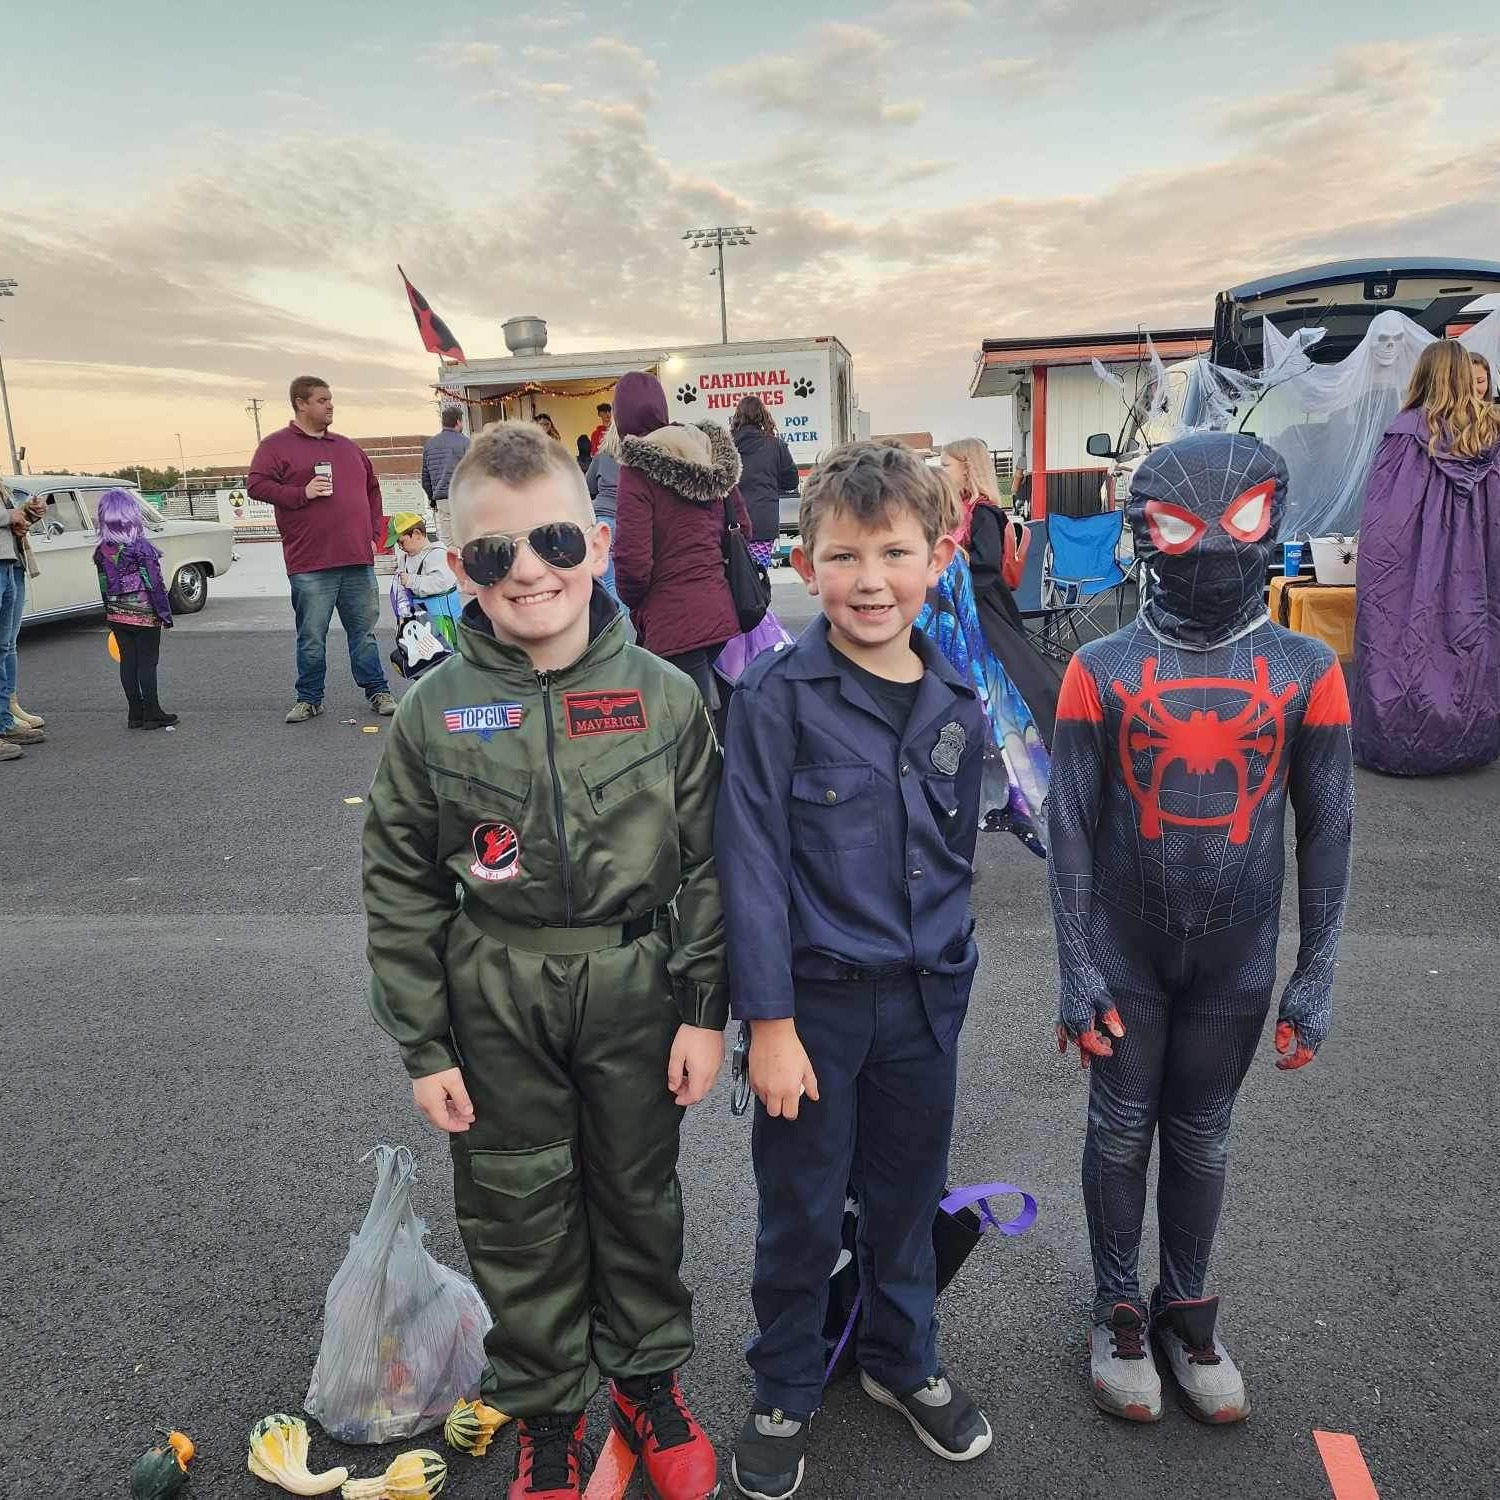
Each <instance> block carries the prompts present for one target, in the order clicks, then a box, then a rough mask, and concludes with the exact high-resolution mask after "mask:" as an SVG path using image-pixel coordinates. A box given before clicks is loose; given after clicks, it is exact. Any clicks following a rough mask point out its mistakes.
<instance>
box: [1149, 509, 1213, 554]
mask: <svg viewBox="0 0 1500 1500" xmlns="http://www.w3.org/2000/svg"><path fill="white" fill-rule="evenodd" d="M1146 524H1147V526H1149V527H1150V529H1151V540H1152V541H1153V542H1155V543H1156V545H1157V547H1158V548H1159V549H1160V550H1161V551H1162V552H1167V553H1170V554H1172V555H1173V556H1176V555H1177V554H1178V553H1182V552H1186V551H1188V550H1189V549H1190V548H1192V547H1194V546H1196V545H1197V543H1198V539H1199V538H1200V537H1201V536H1202V535H1203V533H1204V532H1205V531H1207V530H1208V524H1207V522H1205V521H1202V520H1200V519H1199V518H1198V517H1197V516H1195V515H1194V514H1193V513H1192V511H1190V510H1183V509H1182V507H1181V506H1179V505H1168V504H1167V502H1166V501H1165V500H1148V501H1147V502H1146Z"/></svg>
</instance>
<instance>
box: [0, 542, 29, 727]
mask: <svg viewBox="0 0 1500 1500" xmlns="http://www.w3.org/2000/svg"><path fill="white" fill-rule="evenodd" d="M25 606H26V569H25V566H24V565H23V564H21V563H18V562H11V561H9V560H7V561H5V562H0V734H4V733H5V732H6V730H8V729H14V728H15V723H16V721H15V715H14V714H12V713H11V711H10V700H11V695H12V694H13V693H14V692H15V690H16V637H17V636H18V635H20V633H21V611H22V609H24V608H25Z"/></svg>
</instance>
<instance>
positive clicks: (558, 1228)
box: [463, 1141, 573, 1250]
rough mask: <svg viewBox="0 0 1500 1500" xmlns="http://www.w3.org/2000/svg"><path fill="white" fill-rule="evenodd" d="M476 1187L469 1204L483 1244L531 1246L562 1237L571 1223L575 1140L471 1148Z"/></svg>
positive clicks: (511, 1247) (466, 1206)
mask: <svg viewBox="0 0 1500 1500" xmlns="http://www.w3.org/2000/svg"><path fill="white" fill-rule="evenodd" d="M465 1155H466V1157H467V1160H468V1168H469V1172H468V1175H469V1181H470V1184H471V1192H470V1193H468V1194H465V1195H464V1196H465V1198H466V1199H467V1200H468V1201H467V1202H466V1203H465V1204H464V1205H463V1208H464V1209H467V1210H469V1212H470V1214H471V1216H472V1217H473V1219H474V1220H475V1237H476V1239H477V1240H478V1243H479V1244H480V1245H481V1246H483V1247H488V1248H492V1249H496V1250H526V1249H529V1248H531V1247H533V1246H536V1245H545V1244H547V1243H549V1242H550V1241H552V1240H555V1239H560V1238H561V1237H562V1236H563V1235H565V1234H566V1233H567V1232H568V1229H569V1222H568V1221H569V1212H568V1210H569V1205H570V1203H571V1201H572V1197H573V1194H572V1192H571V1190H570V1187H569V1183H570V1180H571V1178H572V1176H573V1143H572V1142H571V1141H557V1142H554V1143H553V1144H552V1145H550V1146H533V1147H531V1148H530V1149H529V1150H526V1151H469V1152H466V1153H465Z"/></svg>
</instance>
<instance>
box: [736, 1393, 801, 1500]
mask: <svg viewBox="0 0 1500 1500" xmlns="http://www.w3.org/2000/svg"><path fill="white" fill-rule="evenodd" d="M811 1425H812V1423H811V1418H808V1419H805V1420H803V1421H798V1420H797V1419H796V1418H795V1417H789V1416H787V1414H786V1413H785V1412H784V1411H782V1410H781V1409H780V1408H779V1407H770V1406H753V1407H751V1408H750V1415H749V1416H748V1417H746V1418H745V1425H744V1426H743V1427H741V1428H740V1435H739V1437H737V1438H736V1439H735V1443H734V1457H733V1458H731V1459H730V1461H729V1472H730V1473H731V1474H732V1475H733V1476H734V1487H735V1488H736V1489H737V1490H738V1491H739V1492H740V1494H742V1495H749V1496H750V1500H786V1497H787V1496H788V1495H795V1494H796V1493H797V1487H798V1486H799V1485H800V1484H801V1483H802V1459H803V1455H804V1454H805V1453H806V1452H807V1433H808V1428H809V1427H810V1426H811Z"/></svg>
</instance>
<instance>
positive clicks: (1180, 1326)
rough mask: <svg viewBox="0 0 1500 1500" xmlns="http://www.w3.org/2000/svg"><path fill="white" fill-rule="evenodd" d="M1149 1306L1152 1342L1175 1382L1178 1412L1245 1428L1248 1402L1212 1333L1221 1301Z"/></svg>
mask: <svg viewBox="0 0 1500 1500" xmlns="http://www.w3.org/2000/svg"><path fill="white" fill-rule="evenodd" d="M1151 1301H1152V1306H1153V1308H1155V1309H1156V1311H1155V1312H1154V1313H1153V1315H1152V1318H1151V1339H1152V1342H1153V1343H1154V1344H1155V1345H1156V1347H1157V1351H1158V1353H1159V1354H1160V1355H1161V1358H1162V1360H1163V1361H1164V1362H1165V1364H1166V1365H1167V1367H1168V1368H1169V1369H1170V1370H1171V1372H1172V1379H1173V1380H1175V1381H1176V1382H1177V1394H1178V1396H1179V1397H1180V1398H1181V1401H1182V1409H1183V1410H1184V1411H1185V1412H1186V1413H1187V1414H1188V1415H1189V1416H1190V1417H1196V1418H1197V1419H1198V1420H1199V1421H1200V1422H1213V1423H1224V1422H1243V1421H1244V1420H1245V1418H1246V1417H1248V1416H1249V1415H1250V1397H1249V1396H1248V1395H1247V1394H1246V1392H1245V1379H1244V1377H1243V1376H1242V1375H1241V1374H1240V1371H1239V1366H1238V1365H1236V1364H1235V1362H1234V1361H1233V1360H1232V1359H1231V1358H1230V1357H1229V1351H1228V1350H1227V1349H1226V1348H1225V1347H1224V1345H1223V1344H1222V1343H1221V1342H1220V1340H1219V1337H1218V1335H1217V1334H1216V1333H1215V1332H1214V1324H1215V1323H1216V1322H1217V1321H1218V1317H1219V1299H1218V1298H1217V1297H1200V1298H1198V1299H1197V1300H1195V1301H1192V1302H1159V1294H1158V1295H1156V1296H1153V1297H1152V1299H1151Z"/></svg>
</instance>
